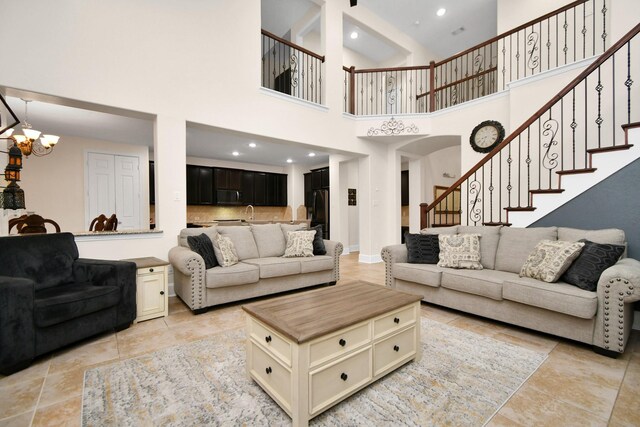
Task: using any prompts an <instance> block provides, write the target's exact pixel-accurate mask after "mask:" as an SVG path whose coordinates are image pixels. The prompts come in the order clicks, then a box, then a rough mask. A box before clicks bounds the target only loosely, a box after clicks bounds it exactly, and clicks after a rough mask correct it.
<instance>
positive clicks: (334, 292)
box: [242, 282, 421, 426]
mask: <svg viewBox="0 0 640 427" xmlns="http://www.w3.org/2000/svg"><path fill="white" fill-rule="evenodd" d="M420 299H421V297H420V296H419V295H413V294H409V293H406V292H401V291H396V290H394V289H390V288H386V287H383V286H380V285H374V284H371V283H366V282H356V283H351V284H345V285H337V286H332V287H330V288H322V289H316V290H313V291H308V292H301V293H296V294H292V295H287V296H283V297H279V298H274V299H270V300H266V301H260V302H256V303H252V304H248V305H244V306H243V307H242V308H243V310H244V311H245V312H246V313H247V315H248V316H247V372H248V374H249V376H250V377H251V378H252V379H253V380H254V381H256V383H258V384H259V385H260V387H262V389H263V390H264V391H266V392H267V393H268V394H269V395H270V396H271V397H272V398H273V400H275V401H276V402H277V403H278V405H280V407H281V408H282V409H283V410H284V411H285V412H286V413H287V414H288V415H289V416H290V417H291V418H292V420H293V425H294V426H306V425H308V423H309V420H310V419H311V418H313V417H315V416H317V415H319V414H320V413H322V412H323V411H326V410H327V409H329V408H330V407H332V406H333V405H335V404H337V403H338V402H340V401H342V400H344V399H346V398H347V397H349V396H350V395H352V394H353V393H355V392H357V391H358V390H360V389H362V388H364V387H366V386H367V385H369V384H371V383H372V382H374V381H376V380H378V379H379V378H381V377H382V376H384V375H386V374H388V373H389V372H391V371H393V370H394V369H397V368H399V367H400V366H402V365H403V364H405V363H407V362H409V361H411V360H414V359H416V360H419V359H420V357H421V345H420Z"/></svg>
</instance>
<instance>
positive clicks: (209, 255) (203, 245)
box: [187, 233, 218, 270]
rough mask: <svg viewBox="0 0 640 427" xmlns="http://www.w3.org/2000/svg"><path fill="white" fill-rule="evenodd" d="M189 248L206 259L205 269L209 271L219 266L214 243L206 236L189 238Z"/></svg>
mask: <svg viewBox="0 0 640 427" xmlns="http://www.w3.org/2000/svg"><path fill="white" fill-rule="evenodd" d="M187 243H189V248H191V250H192V251H194V252H195V253H197V254H198V255H200V256H201V257H202V259H204V268H206V269H207V270H208V269H210V268H213V267H216V266H217V265H218V260H217V259H216V254H215V252H214V250H213V242H212V241H211V239H210V238H209V236H207V235H206V234H204V233H202V234H201V235H199V236H187Z"/></svg>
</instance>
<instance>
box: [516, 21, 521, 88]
mask: <svg viewBox="0 0 640 427" xmlns="http://www.w3.org/2000/svg"><path fill="white" fill-rule="evenodd" d="M518 79H520V32H519V31H518V32H517V33H516V80H518Z"/></svg>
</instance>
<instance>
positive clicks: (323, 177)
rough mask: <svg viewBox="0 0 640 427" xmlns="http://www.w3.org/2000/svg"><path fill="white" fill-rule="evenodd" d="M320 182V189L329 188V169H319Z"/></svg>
mask: <svg viewBox="0 0 640 427" xmlns="http://www.w3.org/2000/svg"><path fill="white" fill-rule="evenodd" d="M320 182H321V185H322V188H329V168H322V169H320Z"/></svg>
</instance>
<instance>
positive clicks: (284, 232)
mask: <svg viewBox="0 0 640 427" xmlns="http://www.w3.org/2000/svg"><path fill="white" fill-rule="evenodd" d="M280 228H282V235H283V236H284V239H285V240H287V233H288V232H289V231H300V230H307V224H280Z"/></svg>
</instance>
